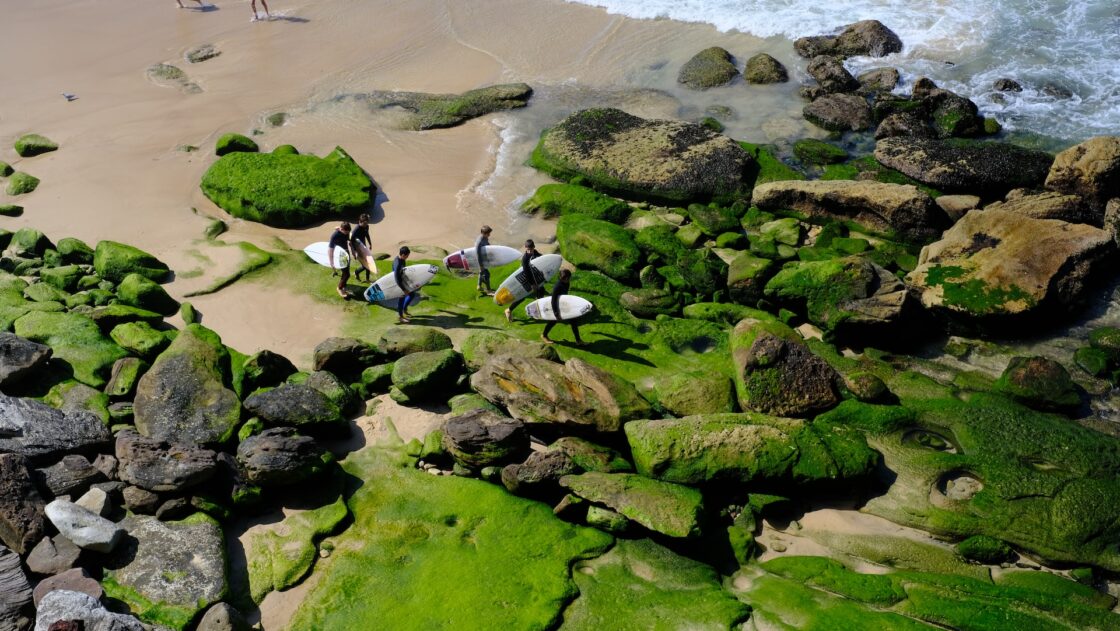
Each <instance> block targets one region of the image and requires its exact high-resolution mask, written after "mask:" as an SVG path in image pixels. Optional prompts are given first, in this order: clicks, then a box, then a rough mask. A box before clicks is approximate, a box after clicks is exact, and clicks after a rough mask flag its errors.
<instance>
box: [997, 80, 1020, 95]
mask: <svg viewBox="0 0 1120 631" xmlns="http://www.w3.org/2000/svg"><path fill="white" fill-rule="evenodd" d="M992 89H993V90H997V91H999V92H1022V91H1023V86H1022V85H1020V84H1019V82H1018V81H1016V80H1014V79H1006V78H1004V79H996V80H995V83H993V84H992Z"/></svg>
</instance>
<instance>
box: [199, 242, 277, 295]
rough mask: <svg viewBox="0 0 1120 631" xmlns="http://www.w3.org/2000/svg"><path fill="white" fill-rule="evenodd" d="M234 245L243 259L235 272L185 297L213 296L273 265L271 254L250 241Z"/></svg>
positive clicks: (216, 279) (239, 261) (238, 263)
mask: <svg viewBox="0 0 1120 631" xmlns="http://www.w3.org/2000/svg"><path fill="white" fill-rule="evenodd" d="M214 243H215V244H217V243H220V242H218V241H215V242H214ZM232 245H235V246H236V247H237V248H238V249H239V250H241V258H240V260H238V262H237V266H236V267H235V268H234V270H233V271H232V272H230V273H229V274H226V275H225V276H221V277H219V278H215V279H214V280H213V281H211V282H210V284H209V285H207V286H205V287H203V288H201V289H196V290H194V291H190V292H187V293H185V294H183V296H184V297H186V298H193V297H195V296H205V295H206V294H212V293H215V292H217V291H221V290H222V289H225V288H226V287H229V286H230V285H232V284H234V283H235V282H237V281H238V280H240V279H242V278H244V277H245V276H247V275H249V274H251V273H253V272H255V271H257V270H259V269H261V268H262V267H265V266H266V265H268V264H269V263H272V255H271V254H269V253H268V252H266V251H264V250H262V249H261V248H259V247H257V246H256V245H253V244H252V243H249V242H248V241H239V242H238V243H236V244H232Z"/></svg>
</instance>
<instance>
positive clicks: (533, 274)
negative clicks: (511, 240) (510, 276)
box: [509, 248, 544, 313]
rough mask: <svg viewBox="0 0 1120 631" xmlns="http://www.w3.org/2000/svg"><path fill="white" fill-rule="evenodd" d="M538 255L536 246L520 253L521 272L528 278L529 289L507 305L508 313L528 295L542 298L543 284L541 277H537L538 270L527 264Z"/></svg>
mask: <svg viewBox="0 0 1120 631" xmlns="http://www.w3.org/2000/svg"><path fill="white" fill-rule="evenodd" d="M540 255H541V253H540V252H537V250H536V248H533V249H532V250H529V251H528V252H526V253H524V254H522V255H521V273H522V274H524V277H525V278H526V279H528V281H529V286H530V288H531V289H530V291H529V293H528V294H526V295H524V296H522V297H520V298H518V299H517V300H515V301H513V304H512V305H510V306H509V311H510V313H513V310H514V309H516V308H517V305H519V304H521V303H522V302H524V301H525V299H526V298H528V297H529V296H534V297H535V298H544V284H543V282H542V281H543V279H538V276H539V275H540V272H538V271H537V270H536V269H534V268H533V266H532V265H530V264H529V263H530V261H532V260H533V259H535V258H537V257H539V256H540Z"/></svg>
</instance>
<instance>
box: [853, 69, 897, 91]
mask: <svg viewBox="0 0 1120 631" xmlns="http://www.w3.org/2000/svg"><path fill="white" fill-rule="evenodd" d="M899 79H900V76H899V74H898V70H896V69H894V68H875V69H873V70H868V71H867V72H864V73H862V74H860V75H859V76H858V77H856V81H859V92H860V94H874V93H876V92H890V91H891V90H893V89H894V88H895V86H897V85H898V81H899Z"/></svg>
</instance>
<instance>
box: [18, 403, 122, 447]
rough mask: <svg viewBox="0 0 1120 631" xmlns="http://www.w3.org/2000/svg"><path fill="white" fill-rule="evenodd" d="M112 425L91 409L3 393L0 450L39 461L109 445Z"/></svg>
mask: <svg viewBox="0 0 1120 631" xmlns="http://www.w3.org/2000/svg"><path fill="white" fill-rule="evenodd" d="M109 440H110V434H109V428H107V427H105V425H104V424H103V423H102V422H101V419H99V418H97V417H96V416H94V415H93V414H91V413H89V412H79V411H74V412H69V413H67V412H63V411H61V410H56V409H55V408H52V407H50V406H49V405H46V404H44V403H40V402H39V401H36V400H34V399H21V398H17V397H9V396H7V395H4V394H0V453H4V452H9V453H15V454H19V455H22V456H26V457H28V458H31V459H36V460H47V459H53V458H58V457H59V456H62V455H64V454H67V453H72V452H88V451H94V450H96V449H98V448H101V447H104V446H106V445H108V444H109Z"/></svg>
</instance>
